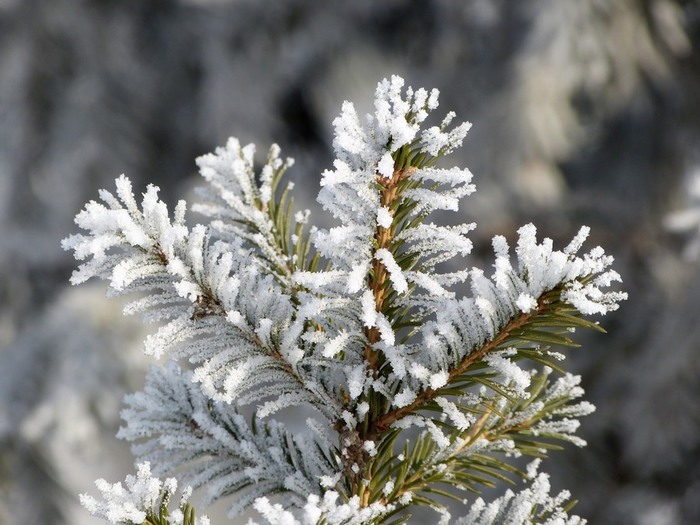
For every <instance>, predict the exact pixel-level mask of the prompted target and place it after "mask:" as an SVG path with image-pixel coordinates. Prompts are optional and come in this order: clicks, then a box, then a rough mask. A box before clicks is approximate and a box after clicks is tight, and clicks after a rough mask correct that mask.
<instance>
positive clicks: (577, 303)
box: [64, 77, 626, 524]
mask: <svg viewBox="0 0 700 525" xmlns="http://www.w3.org/2000/svg"><path fill="white" fill-rule="evenodd" d="M437 106H438V93H437V91H436V90H432V91H430V92H428V91H426V90H424V89H419V90H415V91H414V90H412V89H411V88H407V89H404V82H403V80H402V79H401V78H399V77H392V78H391V79H388V80H384V81H382V82H380V83H379V85H378V87H377V91H376V97H375V110H374V113H373V114H371V115H367V116H366V117H365V118H364V119H361V118H360V117H359V115H357V113H356V111H355V109H354V107H353V105H352V104H351V103H348V102H346V103H344V104H343V108H342V112H341V115H340V116H339V117H338V118H337V119H336V120H335V121H334V126H335V140H334V147H335V150H336V154H337V158H336V160H335V162H334V164H333V169H331V170H328V171H326V172H325V173H324V174H323V178H322V181H321V191H320V192H319V196H318V202H319V203H320V204H321V206H322V207H323V208H324V209H325V210H326V211H328V212H329V213H330V214H331V215H332V216H333V217H334V218H335V219H336V221H337V222H336V225H334V226H332V227H330V228H328V229H321V230H320V229H316V228H313V227H312V228H310V229H309V230H307V229H306V227H307V223H308V219H309V212H308V211H306V210H295V209H294V206H293V199H292V197H291V191H292V185H291V184H287V185H286V186H284V185H282V179H283V174H284V172H285V170H286V168H287V167H288V166H290V165H291V163H292V162H291V160H286V161H283V160H281V159H280V157H279V148H278V147H277V146H273V147H272V148H271V149H270V153H269V155H268V159H267V162H266V164H265V165H264V166H263V167H262V169H261V170H260V171H259V172H256V170H255V169H254V166H255V162H254V153H255V148H254V147H253V146H252V145H248V146H241V145H240V143H239V142H238V141H237V140H235V139H230V140H229V142H228V143H227V145H226V146H225V147H223V148H218V149H217V150H216V152H215V153H214V154H211V155H205V156H204V157H201V158H200V159H198V161H197V163H198V165H199V167H200V171H201V173H202V175H203V177H204V178H205V180H206V181H207V183H208V186H207V187H206V188H205V189H203V190H201V195H202V196H203V198H204V202H203V203H202V204H199V205H196V206H195V208H194V209H195V210H196V211H198V212H199V213H200V214H203V215H204V216H205V217H207V218H208V219H210V222H209V224H208V225H196V226H194V227H192V228H189V227H187V225H186V224H185V218H184V217H185V204H184V203H182V202H181V203H179V204H178V205H177V207H176V209H175V213H174V217H173V218H172V219H171V218H170V217H169V214H168V211H167V208H166V206H165V204H164V203H163V202H162V201H160V200H159V199H158V195H157V191H158V190H157V188H155V187H153V186H149V187H148V188H147V189H146V192H145V193H144V195H143V199H142V202H141V204H140V205H139V204H138V203H137V201H136V199H135V197H134V196H133V193H132V189H131V185H130V183H129V181H128V179H126V178H125V177H124V176H122V177H120V178H119V179H117V192H116V196H114V195H112V194H111V193H109V192H107V191H102V192H100V197H101V200H102V203H96V202H90V203H88V205H87V206H86V208H85V209H84V210H83V211H82V212H81V213H80V214H79V215H78V216H77V218H76V222H77V224H78V225H79V226H80V227H81V228H82V229H83V230H85V232H86V233H84V234H76V235H73V236H71V237H69V238H67V239H66V240H65V241H64V247H65V248H66V249H71V250H73V251H74V253H75V256H76V258H78V259H79V260H82V261H85V262H83V263H82V264H81V265H80V267H79V269H78V270H77V271H76V272H75V273H74V275H73V278H72V281H73V282H74V283H79V282H83V281H85V280H87V279H88V278H90V277H93V276H96V277H101V278H104V279H106V280H108V281H109V289H110V293H112V294H126V293H132V292H139V293H140V296H139V298H138V299H135V300H133V301H132V302H131V303H130V304H129V305H128V306H127V307H126V309H125V311H126V313H140V314H141V315H143V316H144V318H145V320H147V321H158V322H159V323H160V327H159V328H158V330H157V331H156V332H155V333H154V334H153V335H151V336H149V337H148V339H147V340H146V345H145V350H146V352H147V353H148V354H150V355H152V356H154V357H155V358H164V357H166V356H167V357H166V359H167V360H168V363H166V364H165V365H164V366H162V367H159V366H154V367H152V368H151V370H150V371H149V373H148V376H147V378H146V387H145V389H144V391H143V392H139V393H136V394H132V395H130V396H127V398H126V401H125V402H126V405H127V406H126V408H125V410H124V411H123V412H122V417H123V418H124V420H125V422H126V424H125V426H124V427H123V428H122V429H121V430H120V432H119V435H120V437H122V438H124V439H128V440H130V441H132V442H134V445H133V452H134V454H135V455H136V456H137V457H138V458H139V461H140V462H141V463H140V464H141V465H144V464H146V463H147V464H148V465H153V468H154V470H155V472H156V473H157V475H163V476H172V475H173V474H175V473H177V475H178V476H179V477H180V478H181V480H183V481H184V482H186V483H188V484H190V485H191V486H193V487H194V488H195V489H201V490H202V491H203V492H204V493H206V495H207V497H206V499H205V500H204V504H207V503H208V502H211V501H214V500H217V499H219V498H227V499H229V500H230V509H231V515H232V516H233V515H236V514H237V513H239V512H240V511H242V510H243V509H245V508H246V507H248V506H250V505H252V506H253V508H255V509H256V510H257V511H258V512H259V514H260V515H261V517H262V519H264V520H266V521H267V522H268V523H271V524H277V523H279V524H296V523H299V524H351V523H356V524H383V523H404V522H407V520H409V519H410V513H411V508H412V507H415V506H430V507H432V508H433V509H435V510H436V511H437V512H438V513H439V515H440V523H449V522H450V519H451V518H450V512H449V511H448V508H449V509H451V510H455V509H457V510H460V509H461V513H462V514H463V515H465V517H464V518H462V519H461V520H457V521H456V522H455V523H477V522H478V523H482V522H483V523H517V524H520V523H522V524H526V523H567V524H569V523H570V524H574V523H583V522H584V521H583V520H580V519H579V518H577V517H575V516H569V514H568V512H569V510H570V504H569V503H567V501H568V494H566V493H562V494H560V495H558V496H550V495H549V485H548V481H547V477H546V474H541V473H540V474H538V472H537V470H538V467H539V462H540V461H541V460H542V459H544V458H546V456H547V455H548V453H549V452H550V451H552V450H555V449H558V448H560V447H561V444H562V443H565V442H569V443H572V444H574V445H577V446H582V445H584V444H585V443H584V442H583V441H582V440H581V439H580V438H579V437H577V436H576V430H577V428H578V424H579V423H578V418H580V417H581V416H584V415H586V414H589V413H590V412H591V411H592V410H593V407H592V405H590V403H587V402H585V401H581V400H580V397H581V396H582V394H583V391H582V389H581V388H580V386H579V378H578V377H577V376H573V375H571V374H568V373H566V371H565V370H564V369H563V368H562V363H561V361H562V359H563V357H564V356H563V355H562V354H561V353H559V352H558V351H556V348H557V347H573V346H577V345H576V343H575V342H574V341H573V339H572V337H573V335H572V334H573V332H574V331H575V330H576V329H577V328H592V329H595V330H602V328H600V326H599V325H598V324H597V323H596V322H594V321H590V320H588V319H585V316H589V315H594V314H605V313H607V312H609V311H613V310H615V309H616V308H617V307H618V303H619V301H621V300H623V299H625V297H626V295H625V294H624V293H622V292H617V291H614V290H610V289H609V288H610V286H611V285H612V284H613V283H615V282H618V281H619V280H620V278H619V276H618V275H617V273H615V272H614V271H613V270H611V269H610V265H611V264H612V257H610V256H608V255H606V254H605V253H604V252H603V250H602V249H601V248H594V249H592V250H591V251H589V252H587V253H583V254H582V255H581V254H579V252H580V251H581V248H582V246H583V243H584V242H585V240H586V237H587V236H588V229H587V228H585V227H584V228H581V230H580V231H579V233H578V234H577V235H576V236H575V237H574V239H573V240H572V241H571V243H569V245H568V246H566V247H565V248H564V249H563V250H556V249H555V248H554V246H553V242H552V241H551V240H550V239H544V240H542V241H538V239H537V237H536V229H535V227H534V226H533V225H526V226H523V227H522V228H521V229H520V230H519V231H518V240H517V243H516V246H515V250H514V253H511V250H510V248H509V246H508V244H507V243H506V240H505V238H504V237H502V236H497V237H495V238H494V241H493V248H494V253H495V261H494V265H493V267H494V271H493V273H492V275H491V276H490V277H489V276H487V275H486V274H485V272H484V271H483V270H480V269H478V268H469V267H465V266H464V264H463V263H460V262H459V261H460V260H461V258H464V257H467V256H468V255H469V253H470V251H471V249H472V243H471V241H470V239H469V238H468V234H469V232H470V231H471V230H473V229H474V228H475V225H474V224H463V225H456V226H445V225H440V224H436V223H434V222H431V221H429V217H430V216H431V214H432V213H433V212H435V211H440V212H446V211H453V212H456V211H458V210H459V206H460V202H461V201H462V199H463V198H464V197H466V196H468V195H469V194H471V193H472V192H473V191H475V187H474V185H473V184H472V174H471V173H470V172H469V171H468V170H464V169H460V168H444V167H440V166H439V165H438V163H437V162H438V161H439V160H440V159H442V158H443V157H446V156H447V155H449V153H451V152H452V151H453V150H454V149H455V148H457V147H459V146H460V145H461V143H462V141H463V139H464V138H465V136H466V134H467V132H468V130H469V127H470V124H468V123H463V124H458V125H456V126H452V121H453V119H454V114H453V113H448V114H447V116H446V117H445V118H444V119H443V120H442V121H441V122H440V123H439V124H437V125H431V126H429V125H426V122H427V121H428V119H429V117H430V114H431V113H432V112H433V111H434V110H435V109H436V108H437ZM464 288H466V289H467V290H469V293H467V294H466V295H464V294H463V292H462V291H460V292H459V295H458V291H459V290H462V289H464ZM183 360H184V361H187V362H189V364H188V365H187V366H184V368H185V369H186V370H183V369H182V368H181V367H182V366H183V365H178V364H176V363H175V362H176V361H183ZM190 368H191V370H189V369H190ZM290 410H294V411H299V410H302V411H303V413H304V414H305V416H304V417H305V419H306V424H305V425H302V426H303V427H304V429H300V428H296V427H295V428H294V429H293V430H291V429H287V428H286V427H285V426H284V425H283V424H282V423H280V422H279V421H278V420H277V419H276V417H277V416H276V415H277V414H280V413H283V412H286V411H290ZM522 455H525V456H531V457H532V458H533V463H531V464H530V466H529V467H528V468H527V469H525V470H522V469H521V468H519V467H516V466H514V465H513V463H512V461H511V459H510V458H511V457H514V456H522ZM149 472H150V470H149ZM518 479H523V480H531V486H530V487H526V488H524V489H523V490H521V491H520V492H519V493H517V494H516V493H515V492H510V491H509V492H507V493H506V494H505V495H504V496H503V497H502V498H498V499H496V500H494V501H493V502H491V503H489V504H486V503H484V502H483V501H481V500H476V501H472V500H470V499H469V498H467V499H465V495H468V494H471V493H474V492H478V491H479V490H480V488H482V487H484V486H491V487H493V486H497V485H498V484H500V483H507V484H512V483H515V482H516V481H517V480H518ZM103 492H104V498H105V502H104V503H98V502H96V500H94V499H90V498H89V497H86V499H85V501H86V502H89V503H90V505H88V509H89V510H90V511H91V512H93V514H95V515H97V516H101V517H103V518H105V519H108V520H110V519H111V520H112V521H113V522H114V523H127V522H129V521H128V520H127V519H126V518H123V519H122V518H120V517H119V516H121V515H120V514H119V513H118V512H115V513H111V514H109V515H108V513H106V512H105V511H104V510H101V509H106V508H109V509H115V508H119V507H120V505H122V506H125V505H127V502H126V500H124V501H122V500H121V499H119V497H118V496H116V495H115V494H116V493H115V492H113V491H112V492H110V491H106V492H105V491H103ZM278 495H284V497H283V498H282V499H279V500H278V499H276V498H277V496H278ZM450 500H453V501H454V502H453V503H452V504H451V505H448V503H449V501H450ZM149 505H150V503H149ZM141 507H144V505H141ZM141 507H139V508H141ZM145 507H148V505H145ZM145 507H144V508H145ZM149 508H150V507H149ZM141 511H143V512H145V511H144V510H143V509H141ZM110 512H111V511H110ZM124 515H125V516H126V514H124ZM115 516H116V517H115ZM129 516H131V515H129ZM138 516H141V514H139V515H138ZM113 517H114V518H113ZM128 519H129V520H132V522H133V523H137V522H138V519H136V521H134V520H133V519H132V518H128ZM119 520H122V521H119Z"/></svg>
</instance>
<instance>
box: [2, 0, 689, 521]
mask: <svg viewBox="0 0 700 525" xmlns="http://www.w3.org/2000/svg"><path fill="white" fill-rule="evenodd" d="M698 45H700V5H699V3H698V2H697V1H683V0H411V1H399V0H383V1H381V2H377V1H371V0H352V1H350V0H348V1H336V2H333V1H328V2H326V1H321V0H317V1H313V0H285V1H282V0H147V1H136V0H121V1H117V0H43V1H41V0H0V523H1V524H7V525H14V524H20V523H21V524H23V525H53V524H56V525H63V524H73V525H75V524H78V525H82V524H86V525H87V524H90V523H95V520H94V519H92V518H90V517H89V516H88V515H87V513H86V512H84V511H83V510H82V509H81V508H80V507H79V506H78V503H77V494H78V493H81V492H86V491H93V492H94V487H93V480H94V479H95V478H97V477H105V478H107V479H108V480H110V481H117V480H119V479H123V476H124V474H125V473H127V472H129V471H131V470H132V467H131V458H130V455H129V453H128V448H127V445H126V444H125V443H121V442H119V441H117V440H116V439H115V438H114V437H113V436H114V433H115V432H116V429H117V428H118V426H119V415H118V414H119V410H120V403H121V398H122V396H123V395H124V393H126V392H128V391H132V390H134V389H138V388H140V386H141V384H142V381H143V372H144V370H145V368H146V367H147V366H148V361H147V359H146V358H145V357H143V356H142V355H141V341H142V338H143V336H144V334H145V333H147V332H148V331H149V330H152V329H153V327H144V326H142V325H141V324H140V322H139V321H138V319H130V318H124V317H122V316H121V309H120V308H121V307H120V305H119V304H118V303H117V302H114V301H107V300H106V299H105V298H104V285H103V284H102V283H94V284H88V285H83V286H81V287H78V288H71V287H69V285H68V278H69V276H70V273H71V271H72V269H73V268H74V267H75V264H76V263H75V261H73V260H72V259H71V257H70V255H69V254H67V253H64V252H63V251H62V250H61V249H60V239H61V238H63V237H65V236H67V235H68V234H70V233H73V232H75V227H74V225H73V223H72V220H73V217H74V215H75V214H76V213H77V212H78V211H79V210H80V209H81V208H82V206H83V204H84V203H85V202H86V201H87V200H89V199H93V198H96V196H97V190H98V189H99V188H109V189H111V188H113V180H114V178H116V177H117V176H118V175H119V174H121V173H126V174H127V175H128V176H129V177H130V178H131V179H132V181H134V185H135V187H136V188H137V190H138V191H142V190H143V189H144V188H145V185H146V184H147V183H149V182H152V183H155V184H157V185H158V186H160V188H161V190H162V195H163V196H164V198H165V199H166V200H167V201H169V202H170V203H174V202H175V200H176V199H178V198H182V197H189V196H190V193H191V188H192V187H193V186H194V185H196V183H197V174H196V170H195V165H194V159H195V157H196V156H198V155H201V154H204V153H207V152H209V151H212V150H213V149H214V148H215V147H216V146H217V145H220V144H223V143H224V141H225V140H226V138H227V137H228V136H231V135H234V136H237V137H239V138H240V139H241V140H242V141H244V142H248V141H253V142H255V143H257V144H258V148H259V152H260V153H261V158H262V154H264V151H265V150H266V149H267V147H268V145H269V144H270V143H272V142H277V143H279V144H280V146H281V147H282V149H283V153H285V154H286V155H289V156H293V157H294V158H295V159H296V161H297V162H296V165H295V166H294V168H293V169H292V172H291V176H292V177H293V179H295V180H296V181H297V193H298V199H300V200H301V203H302V206H305V207H311V208H312V209H313V208H314V198H315V193H316V186H317V183H318V180H319V178H320V174H321V172H322V171H323V169H325V168H327V167H329V166H330V165H331V162H332V159H333V152H332V148H331V146H330V144H331V141H332V127H331V122H332V119H333V118H334V116H335V115H336V114H337V113H338V111H339V109H340V104H341V103H342V101H343V100H345V99H348V100H353V101H355V102H356V103H357V105H358V107H359V108H360V109H362V110H370V109H371V101H372V95H373V91H374V87H375V85H376V83H377V81H379V80H380V79H381V78H383V77H386V76H389V75H391V74H393V73H397V74H400V75H402V76H404V77H405V78H406V79H407V83H408V84H410V85H413V86H415V87H421V86H425V87H428V88H431V87H437V88H439V89H440V91H441V107H442V108H444V110H445V111H448V110H450V109H454V110H455V111H456V112H457V114H458V117H460V118H462V119H466V120H469V121H471V122H473V124H474V127H473V129H472V131H471V132H470V133H469V135H468V137H467V139H466V141H465V146H464V148H462V149H461V150H460V151H458V152H456V153H455V154H454V155H453V156H452V157H451V160H450V162H452V163H454V164H456V165H461V166H468V167H469V168H470V169H471V170H472V171H473V172H474V174H475V182H476V184H477V188H478V191H477V193H476V194H475V195H473V196H472V197H470V198H469V199H468V200H467V202H466V204H465V206H464V207H463V209H462V210H461V211H460V214H461V215H462V217H460V219H461V220H464V221H476V222H477V223H478V225H479V226H478V228H477V230H476V232H474V233H473V234H472V238H473V240H474V242H475V244H476V246H477V247H478V248H477V250H476V251H475V253H474V256H473V261H470V264H472V263H473V264H481V262H482V261H487V260H488V253H489V252H490V238H491V237H492V236H493V235H494V234H497V233H500V234H505V235H506V236H508V237H509V238H511V239H512V238H513V236H514V233H515V231H516V230H517V228H518V227H519V226H520V225H522V224H524V223H526V222H530V221H532V222H534V223H535V224H536V225H537V226H538V228H539V231H540V233H541V235H547V236H550V237H552V238H553V239H555V241H558V242H559V243H560V246H561V243H565V242H568V240H569V239H570V238H571V237H572V235H573V234H574V233H575V232H576V231H577V229H578V227H579V225H581V224H588V225H589V226H591V228H592V232H593V233H592V241H591V243H592V244H591V245H594V244H601V245H603V246H604V247H605V248H606V251H608V252H610V253H612V254H614V256H615V257H616V259H617V262H616V265H615V267H616V269H617V270H618V271H619V272H620V273H621V274H622V276H623V278H624V289H625V290H627V291H628V292H629V300H628V301H627V302H626V303H624V304H623V307H622V308H621V309H620V311H619V312H616V313H614V314H612V315H609V316H607V317H606V318H603V319H602V322H603V325H604V326H605V327H606V328H607V329H608V331H609V334H608V335H604V336H601V335H592V334H580V340H581V342H583V347H582V348H581V349H578V350H575V351H574V352H570V353H569V354H570V361H569V364H570V366H571V367H572V368H573V369H574V370H575V371H576V372H577V373H581V374H582V375H583V376H584V383H585V386H586V390H587V397H588V399H590V400H591V401H593V402H594V403H595V404H596V405H597V407H598V411H597V412H596V413H595V414H594V415H592V416H589V417H587V418H585V420H584V422H583V428H582V431H581V435H582V436H583V437H585V438H586V439H587V440H588V442H589V446H588V447H587V448H585V449H582V450H575V449H571V448H567V449H566V450H565V451H563V452H560V453H556V454H554V456H553V458H552V459H551V460H550V461H549V464H548V465H547V464H545V467H544V470H547V471H550V472H551V473H552V476H553V481H554V483H555V485H556V486H557V487H566V488H569V489H570V490H571V491H572V493H573V494H574V497H575V498H577V499H579V501H580V502H579V504H578V506H577V508H576V511H577V513H579V514H580V515H582V516H584V517H586V518H588V519H589V520H590V523H591V524H595V525H597V524H610V525H626V524H639V525H675V524H688V525H692V524H697V523H700V263H699V262H698V261H697V258H694V257H693V252H692V249H690V250H688V249H686V248H687V247H688V246H691V248H692V241H693V235H694V233H693V232H692V231H690V232H678V231H672V230H671V229H669V228H668V227H667V224H669V217H676V218H677V217H678V215H677V214H678V213H679V212H683V210H688V209H692V206H694V205H697V204H698V203H697V200H698V199H700V195H697V194H694V193H693V188H694V186H693V182H692V181H693V180H694V177H695V176H697V174H698V173H700V55H698V52H697V48H698ZM694 199H695V200H694ZM674 214H675V215H674ZM316 216H317V217H318V216H319V214H318V213H317V214H316ZM312 217H313V215H312ZM687 217H688V216H686V218H687ZM191 219H192V221H196V220H198V219H197V217H191ZM199 220H201V219H199ZM319 220H320V221H323V220H324V219H319ZM693 220H694V219H693V217H692V216H690V219H689V220H688V221H686V222H687V225H688V226H690V227H692V226H693V225H694V224H695V223H694V222H693ZM671 222H673V221H671ZM675 222H676V223H678V222H679V221H678V220H677V221H675ZM680 222H683V221H680ZM689 243H690V244H689ZM234 523H235V522H234Z"/></svg>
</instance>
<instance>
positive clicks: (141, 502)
mask: <svg viewBox="0 0 700 525" xmlns="http://www.w3.org/2000/svg"><path fill="white" fill-rule="evenodd" d="M95 485H97V488H98V490H99V491H100V492H101V493H102V498H103V499H102V500H97V499H95V498H94V497H93V496H90V495H88V494H81V495H80V503H81V504H82V505H83V507H85V508H86V509H87V510H88V512H90V514H92V515H93V516H95V517H98V518H102V519H103V520H105V521H107V522H109V523H114V524H123V523H143V522H144V521H145V520H146V518H147V517H148V516H149V514H152V515H155V516H158V511H159V509H160V507H161V505H163V504H165V505H166V506H167V503H168V501H169V499H170V498H171V496H173V495H174V494H175V492H176V491H177V480H176V479H175V478H167V479H166V480H163V481H161V480H160V479H159V478H156V477H153V475H152V474H151V466H150V464H149V463H148V462H145V463H140V464H139V465H138V469H137V473H136V476H132V475H129V476H127V477H126V487H124V486H123V485H122V484H121V483H114V484H110V483H108V482H107V481H105V480H104V479H98V480H97V481H96V482H95ZM191 491H192V489H191V488H189V487H186V488H185V489H184V490H183V491H182V497H181V499H180V506H181V507H183V506H184V505H185V504H186V503H187V500H188V499H189V496H190V494H191ZM183 518H184V515H183V513H182V510H181V509H177V510H175V511H173V512H172V513H171V515H170V519H169V521H168V523H171V524H172V525H183ZM193 525H209V518H207V517H206V516H200V517H198V518H197V519H196V523H195V524H193Z"/></svg>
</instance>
